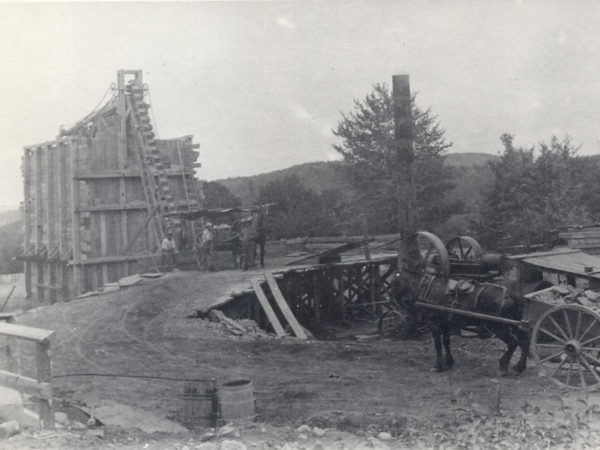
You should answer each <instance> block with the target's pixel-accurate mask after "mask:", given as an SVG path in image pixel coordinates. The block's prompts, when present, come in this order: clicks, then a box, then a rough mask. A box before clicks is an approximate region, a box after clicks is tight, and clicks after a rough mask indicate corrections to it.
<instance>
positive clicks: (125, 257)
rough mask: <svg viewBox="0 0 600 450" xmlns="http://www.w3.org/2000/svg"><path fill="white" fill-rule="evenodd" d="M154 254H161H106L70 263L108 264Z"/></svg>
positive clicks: (134, 259)
mask: <svg viewBox="0 0 600 450" xmlns="http://www.w3.org/2000/svg"><path fill="white" fill-rule="evenodd" d="M152 256H154V257H159V256H160V254H159V255H152V254H149V253H146V254H140V255H123V256H105V257H99V258H90V259H81V260H79V261H77V260H71V261H69V264H77V265H91V264H106V263H113V262H124V261H136V260H138V259H143V258H150V257H152Z"/></svg>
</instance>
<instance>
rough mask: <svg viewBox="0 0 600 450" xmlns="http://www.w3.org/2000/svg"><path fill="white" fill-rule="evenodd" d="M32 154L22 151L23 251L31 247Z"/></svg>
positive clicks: (27, 287) (28, 283)
mask: <svg viewBox="0 0 600 450" xmlns="http://www.w3.org/2000/svg"><path fill="white" fill-rule="evenodd" d="M32 156H33V152H32V151H31V150H29V149H25V150H24V151H23V216H24V217H23V221H24V227H25V239H24V242H23V248H24V249H25V251H27V249H28V248H29V247H30V246H31V209H32V206H33V205H32V202H31V184H32V180H31V177H32V173H31V159H32ZM31 266H32V264H31V262H25V267H24V270H25V298H26V301H27V302H29V300H30V299H31V284H32V283H31V278H32V276H33V274H32V267H31Z"/></svg>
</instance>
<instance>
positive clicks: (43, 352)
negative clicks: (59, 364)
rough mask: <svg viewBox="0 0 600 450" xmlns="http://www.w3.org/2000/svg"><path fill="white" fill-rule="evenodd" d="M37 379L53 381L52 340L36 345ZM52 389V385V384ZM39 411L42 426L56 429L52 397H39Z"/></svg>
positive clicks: (46, 382)
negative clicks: (51, 363) (51, 362)
mask: <svg viewBox="0 0 600 450" xmlns="http://www.w3.org/2000/svg"><path fill="white" fill-rule="evenodd" d="M36 366H37V380H38V382H40V383H43V384H51V383H52V368H51V365H50V341H48V340H47V339H46V340H44V341H42V342H38V343H37V345H36ZM50 389H51V390H52V386H50ZM38 408H39V410H38V413H39V415H40V422H41V425H42V428H43V429H45V430H53V429H54V411H53V410H52V397H50V398H49V399H48V398H40V399H38Z"/></svg>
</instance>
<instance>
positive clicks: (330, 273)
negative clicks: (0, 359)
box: [213, 255, 398, 332]
mask: <svg viewBox="0 0 600 450" xmlns="http://www.w3.org/2000/svg"><path fill="white" fill-rule="evenodd" d="M397 268H398V258H397V256H395V255H392V256H381V257H375V258H372V259H370V260H365V259H361V260H353V261H343V262H339V263H332V264H316V265H311V266H299V267H289V268H285V269H281V270H276V271H273V272H272V276H273V278H274V279H275V281H276V282H277V287H278V288H279V290H280V291H281V294H282V295H283V298H284V299H285V301H286V303H287V305H288V306H289V308H290V309H291V311H292V313H293V314H294V316H295V318H296V319H297V320H298V322H299V323H300V324H301V325H302V326H304V327H306V328H310V329H318V328H319V327H320V326H321V325H322V324H323V323H332V322H340V321H344V320H351V319H361V318H363V319H364V318H366V319H375V318H377V317H379V316H380V315H381V313H382V312H383V310H384V308H385V305H388V304H390V303H391V302H393V299H394V298H396V297H397V295H396V292H395V290H396V289H397V283H396V282H395V278H396V273H397ZM266 275H267V276H266V277H265V278H269V276H270V275H271V273H268V274H266ZM265 278H263V279H260V280H255V282H254V283H253V284H254V285H255V289H248V290H245V291H243V292H239V293H235V294H232V296H231V297H230V298H229V299H227V300H225V301H224V302H222V303H220V304H217V305H214V306H213V308H218V309H220V310H222V311H223V312H224V313H225V314H227V315H228V316H229V317H232V318H236V319H239V318H250V319H253V320H255V321H256V322H257V323H258V324H259V326H260V327H261V328H264V329H270V330H273V331H275V332H277V330H276V328H277V325H275V326H273V320H272V319H270V318H269V317H268V314H266V313H265V308H264V307H263V306H262V305H261V301H260V299H259V297H258V296H257V293H258V294H259V295H262V293H264V294H265V296H266V299H267V301H268V302H269V306H270V309H272V310H273V311H274V313H275V315H276V316H277V321H278V322H279V323H281V324H282V325H283V326H285V324H286V323H288V320H287V319H286V317H285V316H284V313H283V312H282V311H281V307H280V305H278V303H279V302H278V301H277V299H276V298H275V295H274V294H273V289H272V288H271V286H269V283H268V282H267V279H265ZM257 284H258V286H256V285H257ZM256 287H260V289H259V290H258V292H257V289H256ZM267 309H269V308H267ZM290 325H291V324H290ZM292 328H293V327H292Z"/></svg>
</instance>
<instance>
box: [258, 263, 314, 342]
mask: <svg viewBox="0 0 600 450" xmlns="http://www.w3.org/2000/svg"><path fill="white" fill-rule="evenodd" d="M265 279H266V281H267V286H268V287H269V290H270V291H271V294H272V297H273V299H274V300H275V304H276V305H277V307H278V309H279V311H280V312H281V315H282V316H283V318H285V320H286V321H287V323H288V324H289V325H290V327H291V329H292V331H293V332H294V334H295V335H296V337H297V338H299V339H308V337H307V336H306V333H305V332H304V328H302V326H301V325H300V324H299V323H298V321H297V320H296V317H295V316H294V313H293V312H292V310H291V309H290V307H289V305H288V304H287V302H286V301H285V298H284V297H283V294H282V293H281V290H280V289H279V285H278V284H277V281H276V280H275V277H273V274H272V273H271V272H266V273H265ZM252 287H253V289H254V292H255V293H256V298H258V302H259V303H260V305H261V306H262V308H263V310H264V312H265V314H266V316H267V319H269V322H270V323H271V326H272V327H273V330H274V331H275V334H277V336H280V337H281V336H285V335H286V333H285V331H284V330H283V327H282V326H281V322H280V321H279V319H278V318H277V314H275V310H274V309H273V308H272V306H271V303H270V302H269V299H268V297H267V295H266V293H265V291H264V290H263V287H262V286H261V283H260V281H259V280H252Z"/></svg>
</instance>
